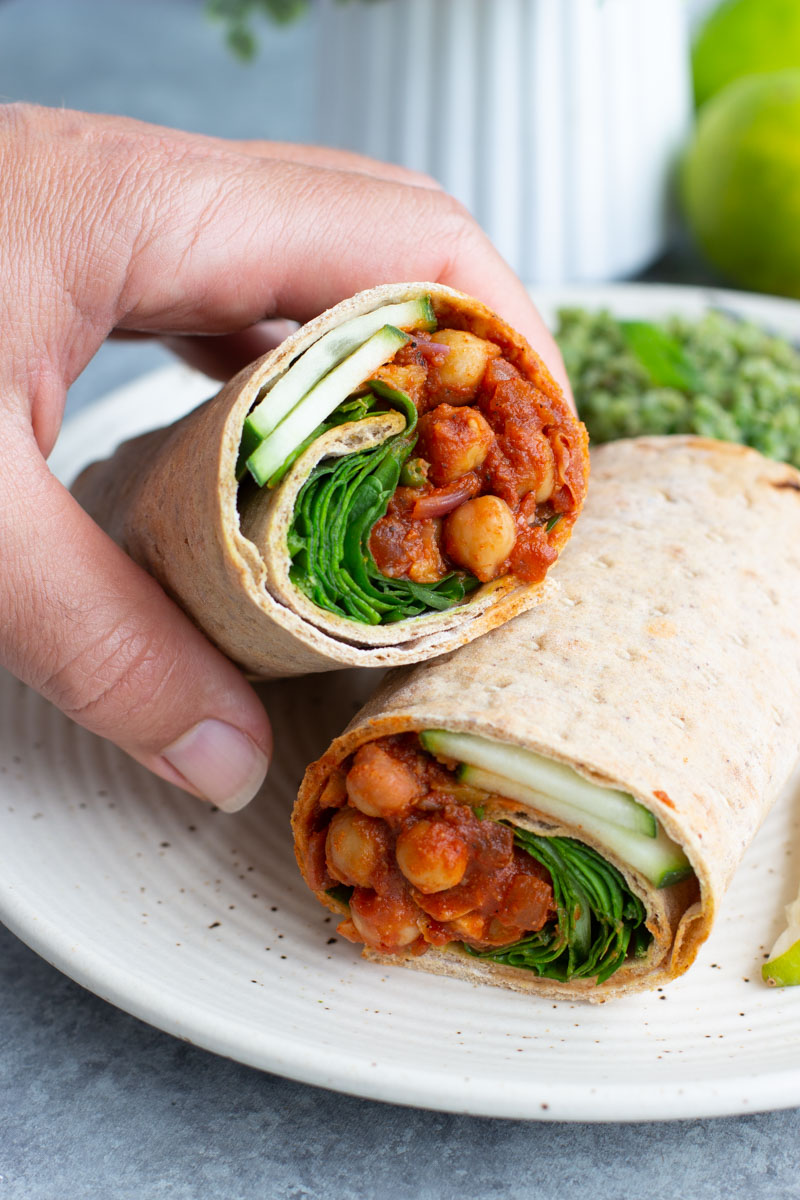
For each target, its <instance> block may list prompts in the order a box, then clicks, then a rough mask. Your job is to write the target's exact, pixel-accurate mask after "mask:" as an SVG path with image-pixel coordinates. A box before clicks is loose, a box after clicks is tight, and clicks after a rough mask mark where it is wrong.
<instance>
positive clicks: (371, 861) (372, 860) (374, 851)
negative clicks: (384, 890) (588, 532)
mask: <svg viewBox="0 0 800 1200" xmlns="http://www.w3.org/2000/svg"><path fill="white" fill-rule="evenodd" d="M388 832H389V831H388V829H387V827H386V825H385V824H384V822H383V821H379V820H376V818H375V817H365V816H364V814H363V813H360V812H357V811H354V810H353V809H352V808H342V809H340V810H339V812H337V813H336V815H335V817H334V818H333V820H332V821H331V823H330V825H329V826H328V834H327V837H326V839H325V860H326V862H327V864H328V870H329V871H330V873H331V875H333V877H334V879H338V880H339V882H340V883H346V884H349V885H351V886H354V887H373V886H374V882H375V876H376V874H377V872H378V871H379V870H380V868H381V867H382V866H383V865H384V863H385V862H386V858H387V855H388V850H389V841H388Z"/></svg>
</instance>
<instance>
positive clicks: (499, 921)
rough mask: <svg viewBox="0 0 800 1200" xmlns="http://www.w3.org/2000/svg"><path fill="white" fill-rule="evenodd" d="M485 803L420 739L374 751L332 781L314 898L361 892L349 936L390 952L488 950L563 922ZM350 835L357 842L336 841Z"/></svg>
mask: <svg viewBox="0 0 800 1200" xmlns="http://www.w3.org/2000/svg"><path fill="white" fill-rule="evenodd" d="M476 798H477V799H480V794H479V793H476V792H475V789H471V788H466V787H464V786H463V785H461V784H459V782H458V780H457V779H456V778H455V776H454V775H453V774H452V773H451V772H450V771H448V770H447V769H446V768H444V767H443V766H441V765H440V764H439V763H437V762H435V761H434V760H433V759H432V758H431V757H430V756H429V755H428V754H426V753H425V751H423V750H422V749H421V747H420V745H419V741H418V739H417V737H416V735H415V734H405V735H401V736H397V737H388V738H381V739H379V740H378V741H376V742H371V743H367V745H366V746H362V747H361V748H360V749H359V750H358V751H356V753H355V755H354V756H353V757H352V759H351V760H350V762H349V763H347V764H345V766H344V768H343V769H342V770H341V771H339V772H336V773H334V776H333V777H332V780H331V781H330V782H329V783H328V785H327V786H326V788H325V790H324V792H323V796H322V798H321V800H322V801H324V803H323V802H321V803H320V804H319V805H318V807H317V810H316V814H315V831H314V832H313V833H312V835H311V837H310V839H309V842H308V849H307V853H306V861H305V868H306V875H307V878H308V881H309V883H310V885H311V886H312V887H313V888H314V889H315V890H318V891H319V890H322V889H324V888H330V887H334V886H336V885H337V884H344V885H345V886H350V887H353V892H352V894H351V896H350V910H351V911H350V917H349V918H347V919H346V920H345V921H343V922H342V923H341V925H340V926H339V932H340V933H341V934H342V935H343V936H345V937H347V938H350V939H351V940H352V941H355V942H362V943H365V944H366V945H368V946H371V947H372V948H373V949H376V950H380V951H382V952H384V953H399V952H406V953H412V954H422V953H424V952H425V950H426V949H427V948H428V947H429V946H431V945H433V946H441V945H445V944H447V943H448V942H452V941H458V942H465V943H466V944H467V945H469V946H472V947H473V948H475V949H488V948H490V947H498V946H505V945H510V944H511V943H513V942H516V941H519V939H520V938H522V937H523V936H525V934H526V933H532V932H535V931H537V930H539V929H542V928H543V927H544V925H546V924H547V922H548V921H550V920H552V919H553V918H554V917H555V915H556V908H555V901H554V896H553V888H552V883H551V880H550V876H549V873H548V872H547V870H546V868H545V867H543V866H542V865H541V864H540V863H539V862H537V861H536V859H534V858H532V857H531V855H529V854H526V853H525V852H524V851H522V850H520V849H519V848H518V847H516V846H515V845H514V836H513V832H512V830H511V829H510V828H509V827H508V826H507V825H503V824H500V823H499V822H498V821H495V820H490V819H486V818H484V817H483V815H482V813H481V812H480V809H479V810H478V811H476V810H475V807H474V805H475V802H476ZM337 814H339V815H338V816H337ZM344 826H346V827H347V829H348V830H349V829H350V828H351V827H352V829H353V830H354V833H353V835H352V836H350V834H349V833H348V834H346V836H345V837H344V838H342V837H341V835H339V838H338V841H337V829H338V830H341V829H342V828H343V827H344ZM337 847H338V848H337ZM448 884H451V886H448ZM442 885H444V886H442Z"/></svg>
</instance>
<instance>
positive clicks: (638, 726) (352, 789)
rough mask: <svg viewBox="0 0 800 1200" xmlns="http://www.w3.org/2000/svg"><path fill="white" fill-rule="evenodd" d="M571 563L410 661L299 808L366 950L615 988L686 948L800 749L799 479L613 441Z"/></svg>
mask: <svg viewBox="0 0 800 1200" xmlns="http://www.w3.org/2000/svg"><path fill="white" fill-rule="evenodd" d="M555 574H556V576H557V580H558V583H559V587H558V590H557V591H555V592H554V593H553V594H552V595H549V596H548V597H547V598H546V599H545V600H544V601H543V603H542V604H540V605H539V606H538V607H537V608H535V609H533V610H531V611H530V612H528V613H526V614H524V615H522V616H520V617H518V618H516V619H515V620H514V621H511V622H509V623H508V624H507V625H505V626H504V627H503V628H502V629H498V630H495V631H494V632H492V633H490V634H488V635H487V636H486V637H485V638H481V639H480V640H478V641H476V642H475V643H473V644H472V645H470V646H465V647H463V648H462V649H460V650H458V651H456V652H454V653H452V654H449V655H447V656H445V657H442V658H439V659H437V660H435V661H433V662H430V663H425V664H422V665H420V666H417V667H415V668H403V669H401V670H399V671H394V672H390V673H389V674H388V675H387V676H386V679H385V680H384V682H383V683H382V684H381V686H380V688H379V689H378V691H377V692H376V694H375V695H374V696H373V697H372V699H371V700H370V701H369V702H368V703H367V705H366V707H365V708H364V709H363V710H362V711H361V712H360V713H359V714H358V715H357V716H356V717H355V718H354V720H353V721H352V722H351V723H350V725H349V726H348V727H347V729H346V730H345V731H344V733H343V734H342V735H341V736H340V737H338V738H337V739H336V740H335V741H334V742H333V743H332V745H331V746H330V748H329V750H328V751H327V752H326V753H325V755H324V756H323V757H322V758H321V759H320V760H319V761H317V762H316V763H314V764H312V765H311V766H310V767H309V768H308V770H307V772H306V775H305V778H304V780H303V782H302V785H301V787H300V791H299V795H298V799H297V802H296V805H295V809H294V813H293V828H294V834H295V845H296V852H297V857H298V862H299V864H300V868H301V871H302V873H303V875H304V877H305V880H306V882H307V883H308V885H309V886H310V887H311V888H312V889H313V891H314V892H315V893H316V895H317V896H318V898H319V899H320V900H321V901H322V903H323V904H325V905H327V907H328V908H330V909H331V910H332V911H335V912H337V913H339V914H341V918H342V923H341V924H340V926H339V929H340V932H341V933H342V934H343V935H344V936H346V937H349V938H351V939H352V940H353V941H355V942H358V943H362V944H364V946H365V954H366V955H367V956H368V957H372V958H378V959H380V960H382V961H391V962H402V963H404V964H406V965H408V966H412V967H418V968H420V969H422V970H429V971H433V972H436V973H440V974H446V975H454V976H457V977H460V978H464V979H469V980H472V981H474V982H483V983H494V984H501V985H503V986H506V987H509V988H514V989H517V990H520V991H532V992H538V993H541V994H543V995H547V996H553V997H564V998H576V997H578V998H585V999H588V1000H594V1001H599V1000H604V999H606V998H608V997H610V996H615V995H619V994H621V993H626V992H630V991H635V990H638V989H641V988H646V987H655V986H658V985H662V984H664V983H666V982H667V981H669V980H670V979H672V978H674V977H676V976H678V975H680V974H681V973H682V972H684V971H685V970H686V969H687V968H688V967H689V966H690V964H691V963H692V961H693V960H694V958H695V956H696V954H697V951H698V949H699V947H700V945H701V944H702V942H703V941H704V940H705V938H706V937H707V935H708V933H709V930H710V928H711V924H712V920H713V917H714V913H715V911H716V909H717V908H718V906H719V903H720V901H721V899H722V896H723V893H724V891H725V888H726V887H727V885H728V883H729V881H730V879H731V876H732V874H733V872H734V870H735V868H736V866H737V864H738V862H739V860H740V858H741V856H742V854H743V852H744V849H745V847H746V846H747V845H748V843H749V842H750V840H751V838H752V837H753V835H754V833H755V832H756V830H757V828H758V826H759V824H760V823H761V821H762V819H763V818H764V816H765V815H766V813H767V811H768V810H769V808H770V806H771V805H772V803H773V801H774V800H775V798H776V795H777V794H778V792H779V790H780V788H781V786H782V784H783V783H784V781H785V780H786V779H787V777H788V776H789V774H790V772H791V769H792V766H793V764H794V762H795V760H796V758H797V756H798V754H799V753H800V622H798V613H800V474H798V473H797V472H796V471H795V470H794V469H793V468H792V467H789V466H787V465H785V464H780V463H776V462H772V461H770V460H767V459H765V458H762V457H761V456H760V455H759V454H757V453H756V452H755V451H753V450H750V449H747V448H744V447H742V446H738V445H731V444H727V443H722V442H713V441H708V440H703V439H699V438H691V437H676V438H642V439H637V440H630V441H623V442H616V443H609V444H608V445H605V446H602V447H600V448H599V449H597V450H596V451H594V452H593V454H592V488H591V490H590V496H589V499H588V502H587V505H586V508H585V510H584V513H583V515H582V517H581V521H580V522H579V524H578V527H577V529H576V531H575V535H574V537H573V538H572V540H571V542H570V544H569V546H568V547H567V549H566V550H565V552H564V554H563V555H562V558H561V561H560V562H559V565H558V569H557V571H556V572H555Z"/></svg>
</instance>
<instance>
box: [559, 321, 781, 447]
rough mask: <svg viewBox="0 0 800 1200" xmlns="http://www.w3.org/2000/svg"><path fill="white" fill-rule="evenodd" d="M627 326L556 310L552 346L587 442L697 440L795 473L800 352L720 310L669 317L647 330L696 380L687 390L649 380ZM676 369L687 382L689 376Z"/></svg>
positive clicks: (771, 335) (753, 325)
mask: <svg viewBox="0 0 800 1200" xmlns="http://www.w3.org/2000/svg"><path fill="white" fill-rule="evenodd" d="M634 324H636V323H634ZM639 324H645V323H644V322H640V323H639ZM625 325H628V326H630V325H631V322H622V321H619V320H618V319H617V318H616V317H615V316H613V314H612V313H610V312H608V311H606V310H598V311H594V312H592V311H587V310H586V309H582V308H563V309H561V311H560V312H559V327H558V330H557V333H556V340H557V341H558V344H559V346H560V348H561V352H562V354H563V355H564V362H565V364H566V367H567V373H568V375H569V378H570V382H571V384H572V390H573V392H574V395H575V402H576V404H577V406H578V412H579V413H580V415H581V417H582V419H583V420H584V421H585V422H586V427H587V429H588V430H589V436H590V438H591V440H592V441H593V442H609V441H613V440H615V439H616V438H626V437H640V436H641V435H643V434H654V435H664V434H667V435H668V434H674V433H696V434H699V435H700V436H701V437H708V438H720V439H722V440H723V441H731V442H743V443H744V444H745V445H747V446H752V447H753V448H754V449H755V450H758V451H760V452H761V453H762V454H765V455H767V457H768V458H776V459H780V460H782V461H784V462H789V463H793V464H794V466H796V467H800V352H798V350H797V348H796V347H795V346H793V345H792V344H791V343H790V342H788V341H787V340H786V339H785V338H782V337H777V336H776V335H775V334H773V333H770V332H769V331H768V330H765V329H762V328H761V327H760V326H758V325H756V324H754V323H753V322H752V321H746V320H742V319H741V318H740V317H738V316H736V315H733V316H732V315H731V314H730V313H728V312H723V311H721V310H719V309H712V310H709V311H708V312H706V313H705V314H703V315H702V316H700V317H697V318H691V317H684V316H672V317H668V318H666V319H665V320H663V321H660V322H659V323H658V325H653V326H652V327H651V328H654V329H657V330H658V331H659V333H661V334H663V335H664V337H665V338H666V339H668V341H670V342H673V343H675V344H677V345H678V346H679V347H681V349H682V351H683V354H684V355H685V357H686V359H687V360H688V361H689V362H690V363H691V364H692V367H693V370H694V374H695V375H696V380H695V386H694V388H693V390H692V391H690V392H689V391H685V390H683V388H680V389H679V388H676V387H674V386H667V385H665V384H663V383H662V384H656V383H654V382H653V380H652V374H651V372H650V371H649V370H648V369H647V367H646V365H643V363H642V360H641V358H640V357H639V356H637V355H636V354H635V353H634V351H633V350H632V349H631V346H630V335H629V336H626V335H625V332H624V329H623V326H625ZM659 340H661V339H659ZM678 371H679V375H680V376H681V379H682V381H683V377H684V374H685V372H681V370H680V368H678Z"/></svg>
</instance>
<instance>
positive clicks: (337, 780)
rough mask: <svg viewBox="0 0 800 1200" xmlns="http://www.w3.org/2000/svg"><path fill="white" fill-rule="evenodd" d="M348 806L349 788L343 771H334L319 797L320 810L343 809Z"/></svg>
mask: <svg viewBox="0 0 800 1200" xmlns="http://www.w3.org/2000/svg"><path fill="white" fill-rule="evenodd" d="M343 804H347V786H346V784H345V778H344V774H343V772H342V771H333V772H332V774H331V776H330V778H329V779H328V782H327V783H326V784H325V787H324V788H323V789H322V792H321V793H320V797H319V806H320V808H341V807H342V805H343Z"/></svg>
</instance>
